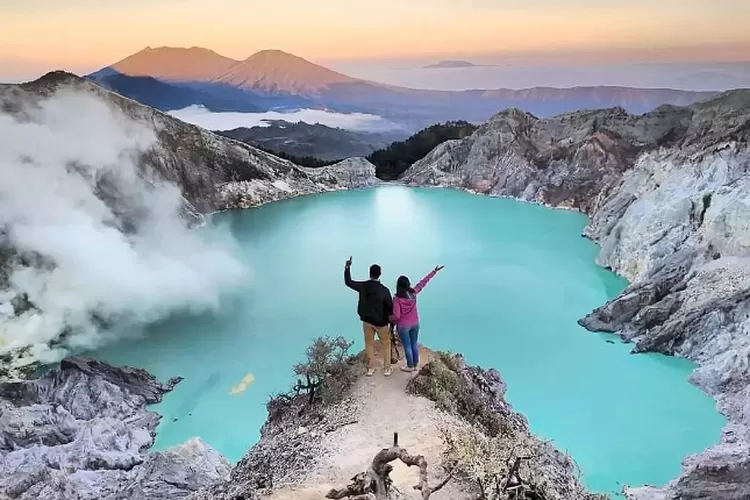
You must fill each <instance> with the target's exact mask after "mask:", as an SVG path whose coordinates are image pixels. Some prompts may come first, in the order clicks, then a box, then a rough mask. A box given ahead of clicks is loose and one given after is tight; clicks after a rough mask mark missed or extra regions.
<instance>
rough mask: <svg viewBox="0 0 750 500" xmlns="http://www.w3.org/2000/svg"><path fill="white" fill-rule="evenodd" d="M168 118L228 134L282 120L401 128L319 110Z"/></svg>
mask: <svg viewBox="0 0 750 500" xmlns="http://www.w3.org/2000/svg"><path fill="white" fill-rule="evenodd" d="M169 114H171V115H172V116H174V117H175V118H178V119H180V120H182V121H184V122H187V123H192V124H193V125H198V126H199V127H202V128H204V129H207V130H232V129H235V128H239V127H248V128H250V127H267V126H268V125H269V124H268V120H284V121H287V122H290V123H298V122H306V123H311V124H315V123H319V124H321V125H327V126H329V127H336V128H343V129H346V130H354V131H359V132H384V131H388V130H398V129H400V128H401V127H400V126H399V125H397V124H395V123H393V122H391V121H388V120H386V119H384V118H383V117H381V116H377V115H370V114H365V113H335V112H332V111H324V110H321V109H299V110H297V111H292V112H288V113H281V112H278V111H266V112H264V113H236V112H225V113H214V112H212V111H209V110H207V109H206V108H204V107H203V106H190V107H188V108H184V109H179V110H176V111H170V112H169Z"/></svg>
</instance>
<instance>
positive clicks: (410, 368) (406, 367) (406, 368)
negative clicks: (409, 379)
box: [401, 366, 414, 373]
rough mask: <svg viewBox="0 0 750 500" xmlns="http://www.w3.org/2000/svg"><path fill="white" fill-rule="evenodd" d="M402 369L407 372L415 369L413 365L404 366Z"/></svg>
mask: <svg viewBox="0 0 750 500" xmlns="http://www.w3.org/2000/svg"><path fill="white" fill-rule="evenodd" d="M401 371H402V372H406V373H411V372H413V371H414V368H412V367H411V366H402V367H401Z"/></svg>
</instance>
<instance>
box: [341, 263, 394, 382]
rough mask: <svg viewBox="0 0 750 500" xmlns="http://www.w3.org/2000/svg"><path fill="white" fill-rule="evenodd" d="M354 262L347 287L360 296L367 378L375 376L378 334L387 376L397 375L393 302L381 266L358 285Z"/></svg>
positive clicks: (346, 278) (347, 274)
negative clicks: (391, 328) (382, 279)
mask: <svg viewBox="0 0 750 500" xmlns="http://www.w3.org/2000/svg"><path fill="white" fill-rule="evenodd" d="M351 265H352V258H351V257H349V260H347V261H346V265H345V266H344V284H346V286H348V287H349V288H351V289H352V290H354V291H355V292H358V293H359V302H358V303H357V314H359V319H361V320H362V330H363V331H364V333H365V353H366V354H367V376H368V377H372V375H373V374H374V373H375V369H374V367H373V358H374V357H375V334H376V333H377V334H378V338H379V339H380V345H381V347H382V351H383V375H385V376H386V377H387V376H389V375H390V374H391V373H393V370H392V368H391V334H390V331H389V330H388V325H389V324H390V318H391V314H393V300H392V298H391V291H390V290H388V288H387V287H386V286H385V285H383V284H382V283H381V282H380V274H381V269H380V266H379V265H377V264H373V265H371V266H370V279H369V280H367V281H354V280H352V274H351V271H350V267H351Z"/></svg>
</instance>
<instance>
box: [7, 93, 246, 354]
mask: <svg viewBox="0 0 750 500" xmlns="http://www.w3.org/2000/svg"><path fill="white" fill-rule="evenodd" d="M1 97H2V96H1V95H0V98H1ZM0 109H2V108H0ZM151 127H152V125H151V124H150V123H149V124H148V125H146V124H145V123H144V122H138V121H135V120H132V119H130V118H129V117H127V116H126V115H125V114H124V113H123V112H122V111H120V110H119V109H117V108H114V107H112V106H110V105H109V104H108V103H107V102H106V101H104V100H102V99H100V98H99V97H96V96H94V95H93V94H90V93H86V92H73V91H69V90H68V91H60V92H58V93H56V94H55V95H53V96H52V97H51V98H48V99H46V100H44V101H41V102H40V103H39V105H38V106H35V105H29V106H27V108H26V109H24V110H22V112H21V113H17V114H15V115H10V114H8V113H0V243H3V241H2V240H4V244H5V245H8V244H9V245H10V247H11V248H13V249H14V251H15V252H16V256H17V258H16V259H15V260H14V261H12V265H11V269H10V273H9V281H10V291H8V290H5V291H3V290H1V289H0V303H4V308H2V309H3V310H4V311H5V315H3V314H0V354H2V353H7V352H10V351H16V350H17V349H19V348H23V347H25V346H31V354H32V358H33V359H34V360H39V361H43V362H51V361H56V360H58V359H60V358H61V357H63V356H65V355H66V354H68V353H69V352H70V351H71V350H78V349H81V348H93V347H97V346H99V345H101V344H102V343H104V342H106V341H108V340H111V339H113V338H115V337H117V336H119V335H123V334H129V333H130V334H132V333H133V332H134V331H137V330H138V328H139V326H142V325H144V324H146V323H149V322H152V321H155V320H158V319H161V318H164V317H166V316H168V315H169V314H171V313H173V312H174V311H176V310H184V309H188V310H191V311H203V310H206V309H210V308H216V307H218V305H219V302H220V298H221V295H222V293H223V292H224V291H225V290H227V289H228V288H231V287H234V286H237V285H239V284H240V283H241V282H242V281H243V280H244V278H245V274H246V270H245V269H244V268H243V266H242V265H241V264H240V263H239V262H238V260H237V259H236V258H235V254H234V252H235V249H234V246H233V242H232V240H231V238H230V237H229V236H228V234H227V233H224V232H220V231H219V230H216V229H211V228H203V229H201V230H198V231H192V230H189V229H188V228H187V226H186V224H185V221H184V220H183V219H182V218H181V216H180V211H181V209H182V207H183V204H184V200H183V198H182V195H181V193H180V191H179V189H178V188H177V187H176V186H174V185H171V184H168V183H165V182H163V181H161V180H160V179H157V178H150V177H149V176H148V175H147V174H146V173H144V172H143V171H142V169H140V168H139V166H138V162H139V157H140V156H141V153H142V152H144V151H146V150H147V149H149V147H150V146H151V145H152V144H153V143H154V142H155V141H156V135H155V131H154V130H153V129H152V128H151ZM0 258H2V255H0ZM0 264H2V263H0ZM0 288H2V284H0ZM23 294H27V296H28V300H29V301H30V302H31V303H32V304H33V305H34V306H35V307H34V308H32V309H30V310H28V311H26V312H24V313H23V314H21V315H20V316H12V315H10V316H9V315H7V313H8V309H9V308H8V300H9V299H10V297H12V296H16V299H15V300H16V301H17V300H18V297H20V296H22V295H23ZM0 305H3V304H0Z"/></svg>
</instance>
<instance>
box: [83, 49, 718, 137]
mask: <svg viewBox="0 0 750 500" xmlns="http://www.w3.org/2000/svg"><path fill="white" fill-rule="evenodd" d="M115 76H118V77H119V78H117V79H115V78H114V77H115ZM88 77H89V78H90V79H92V80H95V81H97V82H105V84H106V85H108V86H109V87H108V88H110V89H112V90H114V91H116V92H118V93H121V94H123V95H125V96H128V97H133V98H134V99H138V98H137V97H136V96H135V95H133V94H132V90H131V89H130V87H132V86H133V84H132V83H130V82H129V78H128V77H151V78H154V79H157V80H159V81H160V82H163V83H165V84H169V85H174V86H179V87H183V88H189V89H192V90H194V91H199V92H200V93H198V94H195V96H194V100H195V102H194V103H193V104H201V105H204V106H205V107H207V108H208V109H209V110H212V111H219V110H222V111H226V110H227V109H226V104H225V103H226V102H227V100H229V101H231V102H233V103H234V106H230V108H232V109H230V110H231V111H246V110H247V109H248V108H253V107H256V108H261V109H285V108H286V109H298V108H303V107H306V108H323V109H329V110H333V111H338V112H343V113H349V112H362V113H372V114H377V115H380V116H383V117H385V118H388V119H391V120H393V121H397V122H399V123H401V124H403V125H406V126H407V127H408V128H411V129H412V130H416V129H418V128H422V127H424V126H426V125H429V124H432V123H435V122H440V121H448V120H459V119H461V120H468V121H474V122H477V121H484V120H487V119H488V118H490V117H491V116H492V115H493V114H494V113H496V112H497V111H498V110H500V109H505V108H513V107H515V108H519V109H521V110H523V111H527V112H530V113H533V114H534V115H536V116H540V117H547V116H552V115H556V114H559V113H563V112H567V111H572V110H577V109H598V108H607V107H614V106H620V107H623V108H624V109H626V110H628V111H629V112H632V113H645V112H647V111H650V110H652V109H654V108H656V107H658V106H660V105H662V104H672V105H689V104H692V103H693V102H696V101H699V100H702V99H707V98H709V97H711V96H713V95H715V92H692V91H684V90H672V89H637V88H629V87H573V88H552V87H533V88H528V89H521V90H512V89H494V90H464V91H439V90H421V89H411V88H405V87H397V86H392V85H386V84H381V83H377V82H372V81H368V80H362V79H358V78H353V77H350V76H347V75H344V74H342V73H338V72H336V71H333V70H330V69H328V68H325V67H323V66H320V65H317V64H314V63H312V62H310V61H307V60H305V59H303V58H301V57H297V56H295V55H292V54H288V53H286V52H283V51H280V50H263V51H260V52H258V53H256V54H253V55H251V56H250V57H248V58H247V59H245V60H242V61H238V60H234V59H231V58H228V57H225V56H222V55H220V54H218V53H216V52H213V51H211V50H209V49H205V48H200V47H191V48H175V47H159V48H151V47H147V48H145V49H143V50H141V51H139V52H137V53H136V54H133V55H131V56H129V57H126V58H125V59H123V60H121V61H118V62H116V63H114V64H112V65H110V66H107V67H105V68H103V69H101V70H99V71H97V72H95V73H92V74H91V75H88ZM209 95H210V96H211V99H208V97H207V96H209ZM141 98H143V97H142V96H141ZM212 99H215V100H216V102H214V101H212ZM160 109H164V108H160Z"/></svg>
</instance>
